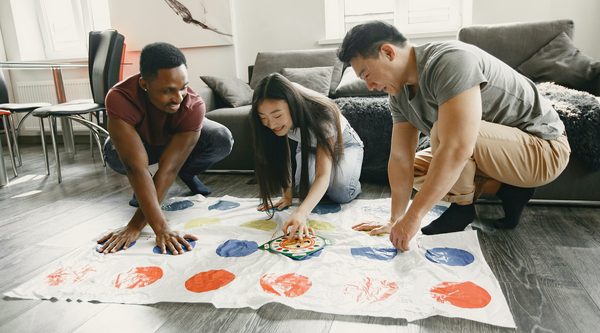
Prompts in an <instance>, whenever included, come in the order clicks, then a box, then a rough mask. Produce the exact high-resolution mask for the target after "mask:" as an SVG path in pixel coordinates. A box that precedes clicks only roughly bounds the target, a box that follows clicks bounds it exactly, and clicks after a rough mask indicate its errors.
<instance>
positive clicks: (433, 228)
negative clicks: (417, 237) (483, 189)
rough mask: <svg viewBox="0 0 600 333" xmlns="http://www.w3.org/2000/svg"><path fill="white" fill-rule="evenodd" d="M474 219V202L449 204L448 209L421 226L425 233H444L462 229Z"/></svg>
mask: <svg viewBox="0 0 600 333" xmlns="http://www.w3.org/2000/svg"><path fill="white" fill-rule="evenodd" d="M474 220H475V204H474V203H471V204H468V205H458V204H455V203H453V204H451V205H450V207H448V209H446V211H445V212H444V213H443V214H442V215H441V216H440V217H438V218H437V219H435V220H433V222H431V223H429V225H428V226H425V227H423V228H421V231H422V232H423V233H424V234H425V235H437V234H445V233H448V232H455V231H463V230H465V228H466V227H467V226H468V225H469V224H470V223H471V222H473V221H474Z"/></svg>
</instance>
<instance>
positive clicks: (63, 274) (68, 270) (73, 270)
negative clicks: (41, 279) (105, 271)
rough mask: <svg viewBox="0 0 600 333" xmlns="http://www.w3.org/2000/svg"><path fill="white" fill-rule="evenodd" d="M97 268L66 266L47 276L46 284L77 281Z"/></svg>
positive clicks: (56, 284)
mask: <svg viewBox="0 0 600 333" xmlns="http://www.w3.org/2000/svg"><path fill="white" fill-rule="evenodd" d="M95 271H96V270H95V269H93V268H91V267H89V266H85V267H71V266H69V267H64V268H61V269H59V270H57V271H55V272H54V273H52V274H49V275H48V276H46V284H47V285H49V286H58V285H59V284H63V283H65V284H66V283H75V282H79V281H81V280H83V278H84V277H85V276H86V275H87V274H88V273H91V272H95Z"/></svg>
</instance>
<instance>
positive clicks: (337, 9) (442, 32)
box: [319, 0, 473, 45]
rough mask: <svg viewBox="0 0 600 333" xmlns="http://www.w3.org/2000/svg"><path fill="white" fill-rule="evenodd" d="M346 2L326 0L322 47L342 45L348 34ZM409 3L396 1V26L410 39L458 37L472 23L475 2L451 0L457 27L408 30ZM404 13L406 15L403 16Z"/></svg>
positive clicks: (423, 25)
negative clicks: (345, 12)
mask: <svg viewBox="0 0 600 333" xmlns="http://www.w3.org/2000/svg"><path fill="white" fill-rule="evenodd" d="M344 1H345V0H324V2H325V39H322V40H319V44H320V45H327V44H340V43H341V41H342V39H343V38H344V36H345V34H346V32H345V17H344ZM408 1H409V0H394V2H395V3H394V25H395V26H396V27H398V29H399V30H400V32H402V34H403V35H404V36H406V37H407V38H409V39H415V38H435V37H449V36H456V34H457V33H458V30H459V29H460V28H462V27H465V26H469V25H471V23H472V16H473V0H451V1H453V2H454V4H453V7H452V8H456V10H457V11H458V13H457V14H455V15H458V18H457V20H458V26H457V27H444V28H442V29H436V28H435V27H432V25H428V24H426V23H425V24H420V27H421V29H414V28H413V29H406V26H405V27H404V28H403V27H402V26H401V24H405V25H407V24H408V23H407V22H406V19H404V18H406V17H408V14H407V13H408ZM403 13H405V14H404V15H403ZM415 26H416V25H415Z"/></svg>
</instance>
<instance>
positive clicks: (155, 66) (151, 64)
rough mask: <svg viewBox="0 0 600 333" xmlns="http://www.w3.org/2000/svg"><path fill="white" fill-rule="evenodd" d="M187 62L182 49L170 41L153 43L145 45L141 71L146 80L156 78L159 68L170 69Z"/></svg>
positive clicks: (141, 58) (141, 56) (141, 55)
mask: <svg viewBox="0 0 600 333" xmlns="http://www.w3.org/2000/svg"><path fill="white" fill-rule="evenodd" d="M181 65H185V67H186V68H187V62H186V60H185V56H184V55H183V52H181V50H180V49H178V48H176V47H175V46H173V45H171V44H169V43H152V44H148V45H146V46H144V48H143V49H142V52H141V54H140V73H141V74H142V77H143V78H144V80H146V81H151V80H154V79H155V78H156V77H157V76H158V70H159V69H163V68H166V69H170V68H175V67H179V66H181Z"/></svg>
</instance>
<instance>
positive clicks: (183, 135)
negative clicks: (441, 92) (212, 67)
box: [98, 43, 233, 254]
mask: <svg viewBox="0 0 600 333" xmlns="http://www.w3.org/2000/svg"><path fill="white" fill-rule="evenodd" d="M188 83H189V82H188V73H187V63H186V59H185V56H184V55H183V53H182V52H181V51H180V50H179V49H177V48H176V47H175V46H173V45H171V44H167V43H153V44H149V45H146V46H145V47H144V49H143V50H142V52H141V54H140V74H136V75H133V76H131V77H129V78H127V79H126V80H124V81H123V82H120V83H118V84H117V85H115V86H114V87H113V88H112V89H111V90H110V91H109V92H108V95H107V96H106V110H107V114H108V126H107V127H108V132H109V133H110V138H109V139H107V141H106V143H105V145H104V151H105V158H106V162H107V163H108V165H109V166H110V167H111V168H112V169H113V170H115V171H116V172H118V173H121V174H126V175H127V177H128V178H129V183H130V184H131V187H133V192H134V198H133V199H132V201H131V202H130V204H132V205H135V204H136V203H137V202H139V208H138V210H137V211H136V212H135V214H134V215H133V217H132V218H131V220H130V221H129V223H128V224H127V225H126V226H125V227H122V228H119V229H117V230H115V231H113V232H111V233H109V234H108V235H106V236H104V237H102V239H100V240H98V242H99V243H101V242H105V243H104V245H103V246H102V247H101V248H100V251H101V252H104V253H105V254H106V253H114V252H116V251H117V250H118V249H120V248H121V247H123V249H127V247H128V246H129V245H130V244H131V243H132V242H134V241H136V240H137V239H138V237H139V235H140V232H141V230H142V229H143V228H144V226H145V225H146V224H149V225H150V226H151V227H152V229H153V230H154V232H155V234H156V244H157V245H158V246H159V247H160V248H161V251H162V253H166V251H167V249H169V250H170V251H171V252H172V253H173V254H180V253H184V251H183V248H182V246H185V247H186V248H187V249H188V250H192V247H191V246H190V245H189V243H188V242H187V241H186V239H192V240H197V238H196V237H195V236H193V235H190V234H186V233H184V232H181V231H175V230H172V229H171V228H170V227H169V225H168V224H167V221H166V219H165V216H164V214H163V213H162V210H161V202H162V200H163V199H164V197H165V195H166V193H167V191H168V190H169V187H171V185H172V184H173V181H175V177H176V176H177V175H179V178H180V179H181V180H182V181H183V182H184V183H185V184H186V185H187V186H188V187H189V188H190V190H191V191H192V192H193V193H196V194H204V195H206V194H209V193H210V189H208V188H207V187H206V186H204V184H202V183H201V182H200V180H199V179H198V178H197V177H196V175H197V174H199V173H202V172H204V171H206V170H207V169H208V168H209V167H210V166H211V165H212V164H214V163H215V162H217V161H219V160H221V159H223V158H224V157H225V156H227V155H228V154H229V152H230V151H231V147H232V145H233V138H232V136H231V132H230V131H229V130H228V129H227V128H226V127H224V126H223V125H220V124H218V123H216V122H213V121H211V120H209V119H205V118H204V115H205V113H206V108H205V105H204V101H203V100H202V98H200V96H198V94H196V93H195V92H194V91H193V90H192V89H191V88H190V87H189V86H188ZM155 163H158V165H159V167H158V170H157V171H156V173H155V174H154V177H152V175H151V174H150V172H149V171H148V166H149V165H151V164H155ZM136 199H137V200H136ZM136 201H137V202H136Z"/></svg>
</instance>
